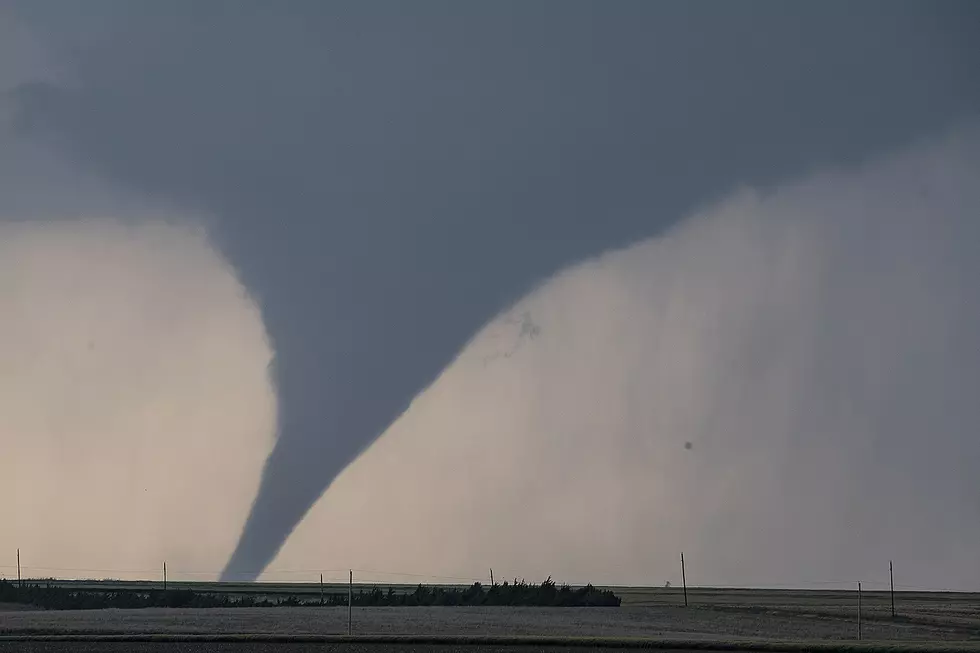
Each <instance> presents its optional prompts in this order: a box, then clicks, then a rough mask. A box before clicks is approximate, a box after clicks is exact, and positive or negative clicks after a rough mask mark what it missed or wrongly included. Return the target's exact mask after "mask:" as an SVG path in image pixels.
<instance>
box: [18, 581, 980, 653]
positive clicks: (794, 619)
mask: <svg viewBox="0 0 980 653" xmlns="http://www.w3.org/2000/svg"><path fill="white" fill-rule="evenodd" d="M60 583H65V584H68V582H66V581H61V582H60ZM60 583H59V584H60ZM72 584H74V583H72ZM77 584H78V585H79V586H80V587H81V586H83V583H82V582H77ZM84 585H85V586H86V588H87V589H92V588H94V587H99V588H101V589H110V587H112V586H115V587H121V586H124V585H125V586H127V587H131V586H132V585H133V584H132V583H118V584H115V583H109V582H90V583H85V584H84ZM181 585H183V584H179V583H174V584H172V586H174V587H176V586H181ZM186 585H187V586H192V587H193V588H194V589H196V590H201V591H216V590H218V586H217V585H216V584H204V583H193V584H186ZM385 587H387V586H385ZM403 587H404V588H405V589H408V588H410V587H411V586H403ZM325 589H326V591H332V592H340V591H342V590H343V591H346V586H339V585H334V586H330V588H329V589H327V588H325ZM357 589H358V587H357V586H355V591H356V590H357ZM612 589H614V590H615V591H616V592H617V594H619V595H620V596H621V597H622V598H623V607H620V608H532V607H371V608H368V607H355V608H354V610H353V612H352V625H353V632H354V634H355V635H439V636H453V635H462V636H491V637H509V636H589V637H633V638H658V639H681V640H725V641H746V640H755V641H762V640H770V641H774V640H811V641H812V640H837V641H845V640H856V639H857V636H858V618H857V617H858V612H857V594H856V592H841V591H814V590H742V589H710V588H697V589H689V590H688V599H689V602H690V607H687V608H685V607H684V606H683V592H682V591H681V590H678V589H675V588H670V589H664V588H626V587H619V588H612ZM218 591H227V592H232V593H241V594H252V595H256V594H261V595H265V596H280V595H294V596H300V595H309V594H317V593H319V591H320V590H319V586H318V585H316V584H313V585H309V584H305V585H302V584H300V585H287V586H284V585H277V586H264V585H263V584H253V585H248V586H246V585H241V586H232V585H224V586H222V587H221V588H220V590H218ZM896 608H897V616H896V617H895V618H894V619H893V618H892V617H891V612H890V597H889V595H888V593H887V592H866V593H864V594H863V596H862V624H861V634H862V637H863V638H864V639H865V640H873V641H891V642H925V641H936V642H941V641H945V642H952V641H967V640H973V641H978V644H977V646H978V648H980V595H978V594H965V593H908V592H899V593H896ZM346 632H347V608H346V607H342V608H334V607H274V608H228V609H224V608H220V609H219V608H216V609H164V608H150V609H144V610H93V611H32V610H12V611H3V610H2V607H0V635H2V634H7V635H18V634H23V635H29V634H39V635H40V634H59V633H60V634H149V633H153V634H157V633H160V634H163V633H170V634H205V635H216V634H239V633H255V634H279V635H339V634H345V633H346Z"/></svg>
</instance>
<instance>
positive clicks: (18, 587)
mask: <svg viewBox="0 0 980 653" xmlns="http://www.w3.org/2000/svg"><path fill="white" fill-rule="evenodd" d="M23 588H24V581H23V580H21V577H20V549H17V589H23Z"/></svg>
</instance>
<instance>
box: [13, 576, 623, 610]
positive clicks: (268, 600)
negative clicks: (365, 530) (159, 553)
mask: <svg viewBox="0 0 980 653" xmlns="http://www.w3.org/2000/svg"><path fill="white" fill-rule="evenodd" d="M350 602H351V604H352V605H355V606H364V607H368V606H454V605H458V606H481V605H487V606H493V605H504V606H551V607H587V606H588V607H598V606H606V607H618V606H619V605H620V603H621V599H620V598H619V597H618V596H616V595H615V594H614V593H613V592H612V591H610V590H603V589H599V588H596V587H594V586H592V585H591V584H590V585H586V586H585V587H577V588H572V587H570V586H568V585H564V584H563V585H560V586H559V585H557V584H556V583H555V582H554V581H553V580H551V578H550V577H549V578H548V580H546V581H544V582H543V583H541V584H539V585H535V584H532V583H527V582H525V581H523V580H521V581H518V580H517V579H515V580H514V582H513V583H508V582H506V581H505V582H503V583H495V584H493V585H490V586H484V585H483V584H481V583H474V584H473V585H470V586H469V587H462V586H458V587H457V586H451V587H446V586H432V587H430V586H426V585H422V584H419V585H418V586H417V587H416V588H415V590H414V591H411V592H405V591H401V592H396V591H395V589H394V588H392V587H388V588H387V590H382V589H381V588H380V587H377V586H375V587H372V588H371V589H369V590H365V589H364V588H363V587H359V588H358V589H357V591H355V592H353V593H352V594H351V595H350ZM0 603H19V604H26V605H32V606H36V607H38V608H41V609H45V610H95V609H101V608H126V609H133V608H238V607H240V608H253V607H256V608H257V607H276V606H294V607H295V606H319V605H328V606H346V605H347V604H348V594H347V592H343V593H338V592H329V593H325V594H323V595H322V598H321V596H319V595H317V596H311V595H304V596H302V597H300V596H296V595H288V596H278V597H271V596H263V595H262V594H261V586H256V588H255V593H253V594H232V593H225V592H208V591H200V590H194V589H188V588H178V589H167V590H163V589H148V590H147V589H111V588H106V589H90V588H89V589H75V588H72V587H66V586H63V585H59V584H57V583H56V582H54V581H47V582H44V581H42V582H36V581H35V582H28V583H25V584H24V585H23V586H18V585H16V584H14V583H12V582H10V581H6V580H0Z"/></svg>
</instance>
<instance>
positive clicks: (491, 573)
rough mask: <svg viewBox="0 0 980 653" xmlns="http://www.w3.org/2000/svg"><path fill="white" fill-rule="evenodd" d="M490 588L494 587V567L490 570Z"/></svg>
mask: <svg viewBox="0 0 980 653" xmlns="http://www.w3.org/2000/svg"><path fill="white" fill-rule="evenodd" d="M490 587H493V567H491V568H490Z"/></svg>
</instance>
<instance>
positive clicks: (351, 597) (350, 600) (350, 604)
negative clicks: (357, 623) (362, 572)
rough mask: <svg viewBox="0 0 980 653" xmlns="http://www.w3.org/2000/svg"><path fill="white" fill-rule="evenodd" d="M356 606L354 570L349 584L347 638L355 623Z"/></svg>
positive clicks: (351, 572) (351, 571)
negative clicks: (354, 611) (354, 606)
mask: <svg viewBox="0 0 980 653" xmlns="http://www.w3.org/2000/svg"><path fill="white" fill-rule="evenodd" d="M353 605H354V570H353V569H351V570H350V579H349V580H348V582H347V636H348V637H350V635H351V632H352V628H351V625H352V622H353V610H354V608H353Z"/></svg>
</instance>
